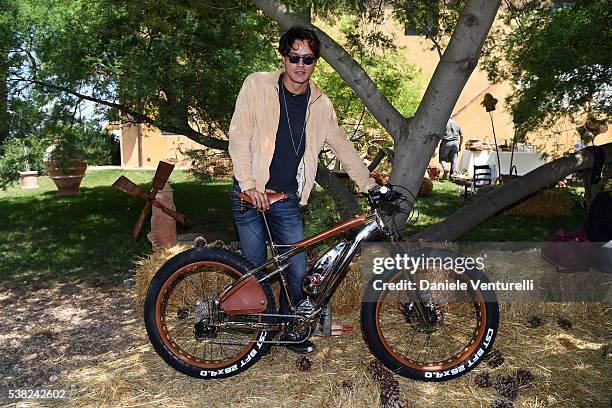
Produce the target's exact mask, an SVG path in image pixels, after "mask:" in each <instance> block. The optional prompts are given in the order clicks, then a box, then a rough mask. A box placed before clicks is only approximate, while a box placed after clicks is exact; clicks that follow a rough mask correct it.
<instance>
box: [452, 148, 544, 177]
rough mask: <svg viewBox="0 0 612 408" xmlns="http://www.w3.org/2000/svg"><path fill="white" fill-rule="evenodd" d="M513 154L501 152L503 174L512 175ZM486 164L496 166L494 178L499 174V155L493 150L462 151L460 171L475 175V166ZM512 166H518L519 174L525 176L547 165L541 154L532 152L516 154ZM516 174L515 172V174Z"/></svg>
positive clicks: (500, 159)
mask: <svg viewBox="0 0 612 408" xmlns="http://www.w3.org/2000/svg"><path fill="white" fill-rule="evenodd" d="M511 155H512V152H499V161H500V163H501V174H510V156H511ZM485 164H489V165H494V168H493V173H495V174H493V177H494V178H495V177H496V174H497V154H496V153H495V151H493V150H483V151H471V150H462V151H461V158H460V160H459V170H460V171H464V170H467V173H468V174H469V175H470V176H473V175H474V166H482V165H485ZM512 164H513V165H514V166H516V170H517V174H518V175H519V176H523V175H525V174H527V173H529V172H530V171H532V170H534V169H536V168H538V167H540V166H541V165H543V164H546V160H544V159H543V158H542V157H541V156H540V154H539V153H532V152H514V158H513V160H512ZM513 174H514V172H513Z"/></svg>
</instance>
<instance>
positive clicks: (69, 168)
mask: <svg viewBox="0 0 612 408" xmlns="http://www.w3.org/2000/svg"><path fill="white" fill-rule="evenodd" d="M55 147H56V145H54V144H53V145H51V146H49V147H48V148H47V150H46V151H45V157H44V159H43V165H44V167H45V170H46V171H47V173H48V174H49V177H50V178H51V180H53V182H54V183H55V186H56V187H57V194H55V195H57V196H68V195H76V194H79V193H80V192H81V189H80V187H81V181H82V180H83V177H84V176H85V171H86V170H87V164H86V163H85V162H84V161H83V160H81V159H80V158H75V159H72V160H70V161H69V162H68V163H67V165H66V166H60V164H59V163H58V162H57V161H56V160H54V158H53V150H55Z"/></svg>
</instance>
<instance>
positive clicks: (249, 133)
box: [229, 70, 376, 205]
mask: <svg viewBox="0 0 612 408" xmlns="http://www.w3.org/2000/svg"><path fill="white" fill-rule="evenodd" d="M281 73H282V70H279V71H276V72H256V73H254V74H251V75H249V76H248V77H247V79H246V80H245V81H244V83H243V84H242V89H241V90H240V93H239V94H238V99H237V100H236V108H235V110H234V115H233V116H232V121H231V123H230V129H229V153H230V156H231V158H232V165H233V167H234V177H236V180H238V183H239V184H240V189H241V190H242V191H245V190H248V189H251V188H256V189H257V191H260V192H264V191H265V188H266V184H267V183H268V180H269V179H270V172H269V170H270V163H272V156H273V155H274V145H275V142H276V131H277V129H278V121H279V118H280V104H279V102H278V92H279V87H278V79H279V75H280V74H281ZM324 143H327V144H328V145H329V147H330V148H331V150H332V152H333V153H334V154H335V155H336V157H337V158H338V159H339V160H340V162H341V163H342V165H343V166H344V168H345V169H346V171H347V173H348V174H349V176H350V177H351V178H352V179H353V180H354V181H355V183H356V184H357V186H358V187H359V189H360V190H361V191H362V192H366V191H367V190H368V189H369V188H371V187H373V186H374V185H375V184H376V183H375V181H374V179H372V178H371V177H370V173H369V171H368V169H367V168H366V167H365V166H364V164H363V161H362V160H361V157H359V154H358V153H357V151H356V150H355V147H354V146H353V144H352V143H351V142H350V141H349V140H348V139H347V137H346V133H345V132H344V130H342V128H340V127H339V126H338V120H337V119H336V112H335V111H334V108H333V106H332V104H331V101H330V100H329V98H328V97H327V96H326V95H325V94H323V93H322V92H321V89H320V88H319V87H318V86H317V85H316V84H315V83H314V82H313V81H312V80H310V99H309V101H308V107H307V109H306V150H305V152H304V157H303V158H302V162H301V164H300V168H299V169H298V174H297V181H298V195H299V196H300V204H302V205H305V204H306V203H307V201H308V197H309V196H310V191H311V190H312V187H313V186H314V183H315V176H316V174H317V165H318V156H319V153H320V152H321V150H322V149H323V144H324Z"/></svg>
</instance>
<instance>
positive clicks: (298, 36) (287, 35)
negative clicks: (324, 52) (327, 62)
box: [278, 26, 321, 58]
mask: <svg viewBox="0 0 612 408" xmlns="http://www.w3.org/2000/svg"><path fill="white" fill-rule="evenodd" d="M295 40H302V41H307V42H308V46H309V47H310V49H311V50H312V53H313V54H314V56H315V57H316V58H319V55H320V54H321V41H319V39H318V38H317V36H316V35H315V33H314V31H312V30H310V29H308V28H304V27H297V26H296V27H291V28H290V29H289V30H287V31H285V32H284V33H283V35H282V36H281V38H280V41H279V42H278V52H279V53H280V55H282V56H283V57H285V56H287V55H289V53H290V52H291V50H292V47H293V43H294V42H295Z"/></svg>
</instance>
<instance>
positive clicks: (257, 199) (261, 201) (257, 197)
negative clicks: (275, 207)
mask: <svg viewBox="0 0 612 408" xmlns="http://www.w3.org/2000/svg"><path fill="white" fill-rule="evenodd" d="M244 193H245V194H246V195H248V196H249V197H251V200H253V205H254V206H255V207H257V208H260V209H262V210H265V211H267V210H269V209H270V201H269V200H268V194H271V193H276V191H274V190H271V189H269V188H267V189H266V192H265V193H261V192H259V191H257V189H255V188H250V189H248V190H245V191H244Z"/></svg>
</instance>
